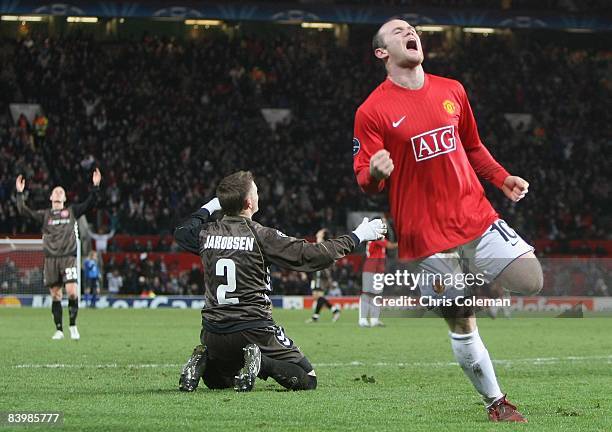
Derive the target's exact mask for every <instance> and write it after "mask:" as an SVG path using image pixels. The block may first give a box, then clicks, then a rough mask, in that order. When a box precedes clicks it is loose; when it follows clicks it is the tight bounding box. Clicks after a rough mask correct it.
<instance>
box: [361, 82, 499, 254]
mask: <svg viewBox="0 0 612 432" xmlns="http://www.w3.org/2000/svg"><path fill="white" fill-rule="evenodd" d="M381 149H386V150H387V151H389V153H390V154H391V159H392V160H393V164H394V166H395V169H394V170H393V172H392V173H391V176H390V177H389V178H388V179H387V180H382V181H380V182H377V181H375V180H374V179H373V178H372V177H371V176H370V157H371V156H372V155H373V154H374V153H376V152H377V151H379V150H381ZM353 154H354V161H353V168H354V170H355V174H356V175H357V182H358V183H359V185H360V186H361V188H362V189H363V190H364V191H365V192H368V193H376V192H380V191H382V190H383V188H385V187H386V188H387V190H388V196H389V204H390V207H391V213H392V215H393V219H394V221H395V227H396V230H397V234H398V237H399V257H400V258H405V259H406V258H419V257H426V256H430V255H433V254H435V253H437V252H441V251H444V250H447V249H451V248H453V247H456V246H459V245H461V244H464V243H467V242H469V241H471V240H473V239H475V238H477V237H479V236H480V235H481V234H482V233H483V232H484V231H485V230H486V229H487V228H488V227H489V226H490V225H491V224H492V223H493V222H494V221H495V219H497V218H498V215H497V213H496V212H495V210H494V209H493V207H492V206H491V204H490V203H489V201H488V200H487V198H486V197H485V194H484V190H483V188H482V185H481V184H480V181H479V180H478V176H480V177H482V178H484V179H486V180H488V181H490V182H492V183H493V184H494V185H495V186H497V187H499V188H501V186H502V184H503V182H504V180H505V178H506V177H507V176H508V175H509V174H508V172H507V171H506V170H505V169H504V168H503V167H502V166H501V165H500V164H499V163H497V161H496V160H495V159H493V157H492V156H491V154H490V153H489V152H488V151H487V149H486V148H485V147H484V145H483V144H482V142H481V141H480V137H479V135H478V128H477V126H476V120H475V119H474V114H473V113H472V108H471V107H470V104H469V102H468V98H467V95H466V93H465V89H464V88H463V86H462V85H461V84H460V83H459V82H458V81H455V80H451V79H447V78H442V77H439V76H435V75H430V74H425V82H424V84H423V87H421V88H420V89H418V90H409V89H407V88H404V87H401V86H398V85H397V84H395V83H393V82H392V81H391V80H390V79H387V80H385V81H384V82H383V83H382V84H380V85H379V86H378V87H377V88H376V89H375V90H374V91H373V92H372V93H371V94H370V96H369V97H368V99H367V100H366V101H365V102H364V103H363V104H362V105H361V106H360V107H359V109H358V110H357V113H356V115H355V138H354V139H353ZM477 175H478V176H477Z"/></svg>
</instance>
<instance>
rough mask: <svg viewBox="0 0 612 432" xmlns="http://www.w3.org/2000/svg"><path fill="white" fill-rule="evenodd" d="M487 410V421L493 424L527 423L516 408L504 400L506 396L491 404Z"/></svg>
mask: <svg viewBox="0 0 612 432" xmlns="http://www.w3.org/2000/svg"><path fill="white" fill-rule="evenodd" d="M487 409H488V411H489V420H491V421H493V422H515V423H527V419H526V418H525V417H523V414H521V413H520V412H518V411H517V409H516V407H515V406H514V405H512V404H511V403H510V402H509V401H508V399H506V395H504V396H503V397H501V398H500V399H498V400H496V401H495V402H493V403H492V404H491V405H490V406H489V407H488V408H487Z"/></svg>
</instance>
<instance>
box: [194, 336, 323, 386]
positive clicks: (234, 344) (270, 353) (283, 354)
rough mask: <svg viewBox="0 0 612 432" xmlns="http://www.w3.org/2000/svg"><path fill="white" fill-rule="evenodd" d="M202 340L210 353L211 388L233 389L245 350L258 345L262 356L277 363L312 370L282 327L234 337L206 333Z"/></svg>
mask: <svg viewBox="0 0 612 432" xmlns="http://www.w3.org/2000/svg"><path fill="white" fill-rule="evenodd" d="M200 340H201V342H202V345H204V346H206V349H207V351H208V362H207V366H206V373H205V376H204V382H205V383H206V385H207V386H208V387H210V388H225V387H228V386H231V385H233V378H234V376H236V375H237V374H238V371H239V370H240V369H241V368H242V367H243V366H244V351H243V350H242V349H243V348H244V347H245V346H247V345H249V344H255V345H257V346H258V347H259V349H260V350H261V354H262V355H265V356H267V357H270V358H273V359H275V360H281V361H288V362H290V363H295V364H298V365H300V366H302V367H303V368H309V369H310V370H312V366H310V363H309V362H308V360H307V359H306V358H305V357H304V354H303V353H302V351H300V349H299V348H298V347H297V346H295V344H294V343H293V341H292V340H291V339H290V338H289V337H288V336H287V335H285V331H284V329H283V328H282V327H281V326H278V325H273V326H269V327H264V328H254V329H246V330H241V331H238V332H234V333H211V332H209V331H205V330H202V333H201V334H200ZM310 370H308V371H307V372H310ZM228 379H229V380H228ZM226 381H227V382H226Z"/></svg>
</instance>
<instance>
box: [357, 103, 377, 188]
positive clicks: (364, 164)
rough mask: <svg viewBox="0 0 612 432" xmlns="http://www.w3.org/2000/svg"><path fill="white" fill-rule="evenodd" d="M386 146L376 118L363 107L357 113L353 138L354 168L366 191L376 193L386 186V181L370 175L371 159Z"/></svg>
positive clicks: (359, 182)
mask: <svg viewBox="0 0 612 432" xmlns="http://www.w3.org/2000/svg"><path fill="white" fill-rule="evenodd" d="M384 148H385V146H384V144H383V136H382V133H381V131H380V128H379V125H378V124H377V122H376V119H375V118H374V117H373V116H372V115H371V114H369V113H366V112H365V111H364V109H363V108H359V109H358V110H357V113H356V114H355V129H354V138H353V170H354V171H355V176H356V177H357V183H358V184H359V187H360V188H361V189H362V190H363V191H364V192H366V193H369V194H375V193H378V192H381V191H382V190H383V189H384V187H385V181H384V180H380V181H377V180H376V179H374V178H373V177H372V176H371V175H370V159H371V157H372V156H373V155H374V154H375V153H376V152H377V151H379V150H383V149H384Z"/></svg>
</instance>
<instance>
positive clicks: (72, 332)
mask: <svg viewBox="0 0 612 432" xmlns="http://www.w3.org/2000/svg"><path fill="white" fill-rule="evenodd" d="M70 339H72V340H79V339H81V335H80V334H79V330H78V329H77V326H70Z"/></svg>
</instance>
